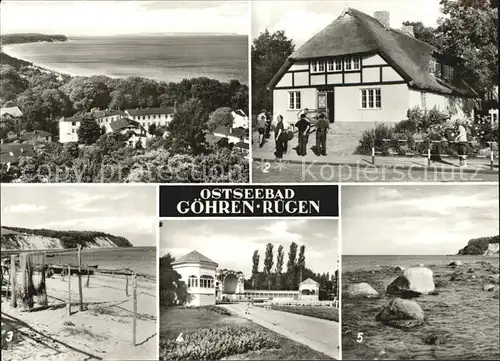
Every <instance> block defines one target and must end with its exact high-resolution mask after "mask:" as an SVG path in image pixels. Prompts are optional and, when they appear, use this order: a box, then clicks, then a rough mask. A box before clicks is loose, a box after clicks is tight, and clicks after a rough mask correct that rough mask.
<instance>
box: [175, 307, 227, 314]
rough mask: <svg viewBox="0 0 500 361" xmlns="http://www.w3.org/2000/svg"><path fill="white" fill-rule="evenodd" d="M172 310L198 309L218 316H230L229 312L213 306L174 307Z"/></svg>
mask: <svg viewBox="0 0 500 361" xmlns="http://www.w3.org/2000/svg"><path fill="white" fill-rule="evenodd" d="M173 308H177V309H183V308H196V309H199V310H206V311H210V312H214V313H216V314H218V315H221V316H231V312H229V311H228V310H227V309H225V308H224V307H219V306H213V305H207V306H175V307H173Z"/></svg>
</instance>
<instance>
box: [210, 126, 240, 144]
mask: <svg viewBox="0 0 500 361" xmlns="http://www.w3.org/2000/svg"><path fill="white" fill-rule="evenodd" d="M213 135H214V136H216V137H221V138H227V141H228V143H232V144H236V143H239V142H245V141H248V139H247V137H246V131H245V129H242V128H228V127H224V126H219V127H217V128H216V129H215V130H214V131H213Z"/></svg>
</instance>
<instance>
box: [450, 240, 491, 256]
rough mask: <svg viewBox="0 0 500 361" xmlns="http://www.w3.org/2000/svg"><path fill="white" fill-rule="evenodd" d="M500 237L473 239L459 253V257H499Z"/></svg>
mask: <svg viewBox="0 0 500 361" xmlns="http://www.w3.org/2000/svg"><path fill="white" fill-rule="evenodd" d="M499 240H500V236H493V237H480V238H474V239H471V240H470V241H469V242H468V243H467V246H465V247H464V248H462V249H461V250H460V251H458V254H459V255H483V256H498V255H499V253H498V249H499Z"/></svg>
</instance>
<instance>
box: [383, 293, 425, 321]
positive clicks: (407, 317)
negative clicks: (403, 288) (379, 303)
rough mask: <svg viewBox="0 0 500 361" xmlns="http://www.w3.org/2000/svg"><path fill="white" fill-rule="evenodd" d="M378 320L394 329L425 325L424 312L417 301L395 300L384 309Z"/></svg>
mask: <svg viewBox="0 0 500 361" xmlns="http://www.w3.org/2000/svg"><path fill="white" fill-rule="evenodd" d="M376 320H377V321H380V322H382V323H383V324H384V325H388V326H392V327H397V328H412V327H415V326H419V325H422V324H423V323H424V311H423V310H422V308H421V307H420V305H419V304H418V303H417V302H415V301H412V300H404V299H401V298H395V299H393V300H392V301H390V302H389V303H388V304H387V305H385V306H384V307H383V308H382V310H381V311H380V313H379V314H378V315H377V317H376Z"/></svg>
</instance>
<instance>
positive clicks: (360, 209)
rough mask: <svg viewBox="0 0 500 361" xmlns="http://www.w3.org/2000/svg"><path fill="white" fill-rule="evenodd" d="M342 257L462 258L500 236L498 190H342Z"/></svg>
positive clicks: (474, 187)
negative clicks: (473, 243) (472, 243)
mask: <svg viewBox="0 0 500 361" xmlns="http://www.w3.org/2000/svg"><path fill="white" fill-rule="evenodd" d="M341 217H342V253H343V254H346V255H433V254H435V255H445V254H456V253H457V252H458V250H459V249H461V248H463V247H464V246H465V245H467V242H468V241H469V239H471V238H477V237H483V236H495V235H498V233H499V227H498V222H499V216H498V185H469V184H465V185H448V184H446V185H428V186H426V185H419V186H392V187H389V186H384V187H379V186H345V187H342V214H341Z"/></svg>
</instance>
